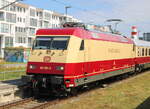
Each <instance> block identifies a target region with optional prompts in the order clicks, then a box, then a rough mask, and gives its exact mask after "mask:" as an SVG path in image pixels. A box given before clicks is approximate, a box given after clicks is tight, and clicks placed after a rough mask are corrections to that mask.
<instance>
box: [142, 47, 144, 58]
mask: <svg viewBox="0 0 150 109" xmlns="http://www.w3.org/2000/svg"><path fill="white" fill-rule="evenodd" d="M142 56H144V48H142Z"/></svg>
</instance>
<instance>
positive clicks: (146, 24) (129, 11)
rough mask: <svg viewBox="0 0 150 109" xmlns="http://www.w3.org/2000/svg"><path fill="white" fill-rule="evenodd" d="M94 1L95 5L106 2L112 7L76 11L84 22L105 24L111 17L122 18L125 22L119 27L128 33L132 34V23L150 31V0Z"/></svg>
mask: <svg viewBox="0 0 150 109" xmlns="http://www.w3.org/2000/svg"><path fill="white" fill-rule="evenodd" d="M89 2H90V1H89ZM92 2H95V6H98V4H100V5H99V6H102V5H103V4H102V3H105V5H109V6H110V8H107V9H105V10H101V9H97V10H92V9H91V11H90V12H78V13H76V16H78V17H79V18H80V19H82V20H83V21H84V22H94V23H98V24H100V23H102V24H103V23H104V21H105V20H107V19H109V18H120V19H122V20H124V22H123V23H122V24H120V26H119V27H120V28H119V29H121V30H122V32H124V33H126V34H127V35H130V31H131V26H132V25H136V26H137V27H138V28H139V30H140V31H141V32H148V31H149V32H150V29H149V28H150V12H149V11H150V0H95V1H92ZM88 4H89V3H88ZM89 10H90V9H89ZM93 13H94V14H93Z"/></svg>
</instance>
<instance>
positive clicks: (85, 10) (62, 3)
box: [51, 0, 106, 17]
mask: <svg viewBox="0 0 150 109" xmlns="http://www.w3.org/2000/svg"><path fill="white" fill-rule="evenodd" d="M51 1H54V2H57V3H59V4H61V5H64V6H68V4H66V3H64V2H61V1H58V0H51ZM69 6H71V8H75V9H78V10H81V11H83V12H88V13H91V14H93V15H96V16H102V15H101V14H98V13H95V12H91V11H88V10H87V9H83V8H79V7H76V6H72V5H69ZM103 17H106V16H103Z"/></svg>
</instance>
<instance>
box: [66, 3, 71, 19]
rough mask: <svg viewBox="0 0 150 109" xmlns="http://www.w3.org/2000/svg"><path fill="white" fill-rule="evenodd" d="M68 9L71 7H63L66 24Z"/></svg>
mask: <svg viewBox="0 0 150 109" xmlns="http://www.w3.org/2000/svg"><path fill="white" fill-rule="evenodd" d="M69 8H71V6H65V14H66V22H67V14H68V9H69Z"/></svg>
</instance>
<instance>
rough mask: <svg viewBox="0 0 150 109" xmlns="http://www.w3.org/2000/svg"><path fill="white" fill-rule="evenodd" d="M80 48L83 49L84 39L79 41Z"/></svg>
mask: <svg viewBox="0 0 150 109" xmlns="http://www.w3.org/2000/svg"><path fill="white" fill-rule="evenodd" d="M80 50H84V40H82V42H81V45H80Z"/></svg>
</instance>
